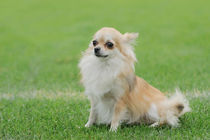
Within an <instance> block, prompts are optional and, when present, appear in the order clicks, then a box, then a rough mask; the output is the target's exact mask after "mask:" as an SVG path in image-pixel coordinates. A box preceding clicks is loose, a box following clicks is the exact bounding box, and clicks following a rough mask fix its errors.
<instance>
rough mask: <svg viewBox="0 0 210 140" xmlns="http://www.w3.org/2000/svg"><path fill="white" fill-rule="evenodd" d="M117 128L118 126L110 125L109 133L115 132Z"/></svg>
mask: <svg viewBox="0 0 210 140" xmlns="http://www.w3.org/2000/svg"><path fill="white" fill-rule="evenodd" d="M117 127H118V125H117V124H116V125H113V124H112V125H111V128H110V130H109V131H110V132H117Z"/></svg>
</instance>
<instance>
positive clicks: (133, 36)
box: [123, 33, 139, 44]
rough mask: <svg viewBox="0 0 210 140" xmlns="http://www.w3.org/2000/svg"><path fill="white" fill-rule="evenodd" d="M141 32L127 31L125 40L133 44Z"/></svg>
mask: <svg viewBox="0 0 210 140" xmlns="http://www.w3.org/2000/svg"><path fill="white" fill-rule="evenodd" d="M138 36H139V33H125V34H124V35H123V37H124V40H125V42H127V43H129V44H133V43H135V41H136V38H138Z"/></svg>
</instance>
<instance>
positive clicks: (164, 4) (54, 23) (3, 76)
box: [0, 0, 210, 139]
mask: <svg viewBox="0 0 210 140" xmlns="http://www.w3.org/2000/svg"><path fill="white" fill-rule="evenodd" d="M209 4H210V2H209V1H206V0H199V1H197V0H185V1H183V0H176V1H167V0H153V1H147V0H141V1H138V0H135V1H125V0H115V1H111V0H107V1H97V0H89V1H85V0H77V1H68V0H63V1H58V0H54V1H50V0H44V1H43V0H36V1H35V0H31V1H29V0H18V1H12V0H1V1H0V139H32V138H34V139H41V138H42V139H71V138H74V139H80V138H88V139H89V138H94V139H117V138H120V139H121V138H122V139H123V138H124V139H128V138H129V139H140V138H153V139H156V138H157V139H158V138H171V139H175V138H192V139H193V138H194V139H199V138H201V139H202V138H204V139H205V138H206V139H207V138H209V137H210V134H209V132H208V131H209V130H210V128H209V126H210V120H209V118H208V116H209V112H210V110H209V106H210V104H209V95H208V94H205V95H207V96H204V95H202V93H203V92H209V90H210V89H209V85H210V80H209V79H210V73H209V72H210V71H209V70H210V63H209V61H210V55H209V54H210V42H209V38H210V29H209V27H210V15H209V13H210V10H209ZM104 26H111V27H115V28H117V29H118V30H120V31H121V32H123V33H124V32H139V34H140V37H139V39H138V41H137V45H136V47H135V52H136V56H137V58H138V61H139V62H138V63H137V64H136V74H137V75H139V76H141V77H143V78H144V79H145V80H146V81H148V82H149V83H150V84H152V85H154V86H155V87H157V88H159V89H160V90H161V91H163V92H171V91H173V90H174V89H175V88H176V87H179V88H180V89H181V90H182V91H184V92H186V91H194V90H196V91H199V92H200V93H201V94H200V96H199V97H197V98H194V97H193V98H190V104H191V107H192V109H193V112H191V113H188V114H186V115H185V116H183V117H182V118H181V127H180V128H176V129H172V128H170V127H167V126H164V127H161V128H149V127H148V126H125V125H123V126H122V128H121V129H119V131H118V132H117V133H109V132H108V129H109V127H107V126H103V125H102V126H94V127H93V128H90V129H86V128H84V124H85V123H86V121H87V118H88V109H89V102H88V100H87V99H86V98H85V97H84V96H83V95H82V91H83V90H84V89H83V87H82V86H81V85H80V84H79V78H80V76H79V69H78V67H77V64H78V62H79V58H80V56H81V51H83V50H85V49H86V48H87V46H88V44H89V41H90V39H91V37H92V35H93V34H94V32H95V31H97V30H98V29H100V28H101V27H104ZM37 94H38V95H37ZM190 96H191V95H189V96H188V97H190ZM192 96H194V95H192ZM203 96H204V97H205V98H204V97H203Z"/></svg>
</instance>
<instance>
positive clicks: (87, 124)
mask: <svg viewBox="0 0 210 140" xmlns="http://www.w3.org/2000/svg"><path fill="white" fill-rule="evenodd" d="M92 125H93V123H91V122H89V121H88V122H87V123H86V124H85V127H87V128H88V127H91V126H92Z"/></svg>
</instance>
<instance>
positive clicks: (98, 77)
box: [79, 55, 126, 97]
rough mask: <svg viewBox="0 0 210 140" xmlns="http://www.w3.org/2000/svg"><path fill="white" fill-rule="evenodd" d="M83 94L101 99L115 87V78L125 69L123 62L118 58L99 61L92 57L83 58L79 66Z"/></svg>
mask: <svg viewBox="0 0 210 140" xmlns="http://www.w3.org/2000/svg"><path fill="white" fill-rule="evenodd" d="M79 67H80V68H81V74H82V76H83V78H82V82H83V84H84V86H85V94H86V95H88V96H95V97H101V96H103V95H104V94H106V93H108V92H110V91H111V90H112V89H113V86H116V82H119V81H117V77H118V76H119V74H120V73H121V72H122V70H123V69H125V68H126V64H125V61H123V59H122V58H120V57H119V56H118V57H117V56H116V57H112V58H110V59H108V60H101V59H99V58H97V57H96V56H94V55H86V56H84V57H83V58H82V59H81V61H80V64H79Z"/></svg>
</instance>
